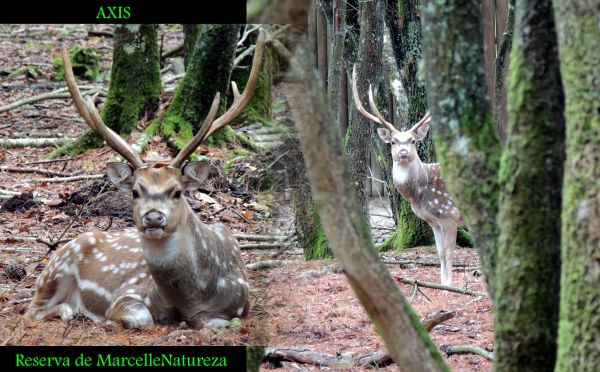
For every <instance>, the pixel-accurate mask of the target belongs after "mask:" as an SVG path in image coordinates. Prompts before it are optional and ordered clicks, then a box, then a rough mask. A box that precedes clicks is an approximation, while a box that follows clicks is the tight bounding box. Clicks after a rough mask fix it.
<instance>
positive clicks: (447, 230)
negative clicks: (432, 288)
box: [440, 222, 457, 285]
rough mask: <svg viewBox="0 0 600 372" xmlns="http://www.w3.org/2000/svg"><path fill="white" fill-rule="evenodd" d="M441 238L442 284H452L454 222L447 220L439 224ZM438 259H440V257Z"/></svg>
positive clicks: (454, 241)
mask: <svg viewBox="0 0 600 372" xmlns="http://www.w3.org/2000/svg"><path fill="white" fill-rule="evenodd" d="M441 228H442V240H443V248H442V249H443V252H444V257H443V260H444V262H445V265H444V266H443V270H444V271H445V272H443V273H442V278H443V279H442V284H445V285H452V257H453V255H454V247H455V246H456V228H457V226H456V224H455V223H451V222H447V223H442V224H441ZM440 259H442V258H441V257H440Z"/></svg>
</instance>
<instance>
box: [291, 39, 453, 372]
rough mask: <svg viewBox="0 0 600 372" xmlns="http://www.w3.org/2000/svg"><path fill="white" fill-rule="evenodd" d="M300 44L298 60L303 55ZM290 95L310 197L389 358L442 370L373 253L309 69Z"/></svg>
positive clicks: (407, 367) (335, 134)
mask: <svg viewBox="0 0 600 372" xmlns="http://www.w3.org/2000/svg"><path fill="white" fill-rule="evenodd" d="M302 52H303V51H302V50H301V51H300V53H299V55H298V60H299V61H305V60H307V56H306V53H305V52H304V53H302ZM297 73H298V75H299V76H298V77H299V81H300V87H297V88H296V91H295V93H296V99H293V100H291V104H292V110H293V113H294V116H295V121H296V125H297V128H298V131H299V133H300V141H301V144H302V150H303V154H304V159H305V162H306V168H307V171H308V177H309V179H310V183H311V186H312V192H313V199H314V202H315V205H316V207H317V209H318V211H319V215H320V216H321V220H322V223H323V228H324V229H325V233H326V235H327V237H328V238H329V242H330V246H331V249H332V251H333V252H334V254H335V257H336V259H337V260H338V262H339V263H340V265H341V266H342V268H343V269H344V273H345V274H346V277H347V279H348V281H349V283H350V285H351V286H352V288H353V290H354V292H355V293H356V295H357V297H358V298H359V300H360V301H361V303H362V304H363V306H364V307H365V309H366V311H367V313H368V314H369V316H370V317H371V320H372V321H373V323H374V324H375V327H376V328H377V331H378V332H379V334H380V335H381V336H382V338H383V340H384V341H385V343H386V346H387V348H388V351H389V353H390V355H391V356H392V358H393V359H394V360H395V361H396V362H397V363H398V365H400V366H402V369H403V370H406V371H439V370H447V367H446V366H445V365H444V362H443V360H442V358H441V356H440V354H439V353H438V351H437V349H436V347H435V345H434V344H433V343H432V342H431V341H430V340H429V336H428V334H427V331H426V330H425V329H424V328H423V327H422V325H421V324H420V322H419V319H418V318H417V316H416V314H415V313H414V311H413V310H412V308H411V306H410V304H409V303H408V301H406V299H405V298H404V297H403V296H402V294H401V292H400V291H399V290H398V287H397V286H396V284H395V283H394V280H393V279H392V277H391V276H390V274H389V271H388V270H387V268H386V267H385V266H384V264H383V263H382V262H381V261H380V259H379V257H378V256H377V254H376V252H375V250H374V247H373V245H372V241H371V235H370V229H369V226H368V224H367V223H366V220H365V218H364V214H363V212H362V210H361V208H360V205H359V203H358V202H357V198H356V190H355V186H354V185H353V183H352V182H349V180H350V179H351V176H350V172H349V167H348V165H347V164H348V163H347V159H345V158H344V155H343V150H342V143H341V141H340V138H339V131H338V128H336V127H335V126H334V125H331V122H332V115H331V114H330V113H329V112H328V109H327V104H326V101H325V94H324V93H323V90H322V89H320V87H319V83H318V78H317V75H316V73H315V71H314V70H313V69H307V68H304V69H302V70H301V71H298V72H297Z"/></svg>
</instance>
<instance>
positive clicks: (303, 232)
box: [286, 133, 333, 260]
mask: <svg viewBox="0 0 600 372" xmlns="http://www.w3.org/2000/svg"><path fill="white" fill-rule="evenodd" d="M297 136H298V135H297V133H294V137H292V138H290V139H289V140H288V141H287V143H286V145H287V148H288V154H287V156H286V164H287V166H288V167H289V168H288V169H289V176H290V184H291V187H292V201H293V204H294V220H295V223H296V234H297V236H298V242H299V244H300V246H301V247H302V250H303V251H304V258H305V259H307V260H312V259H319V258H327V257H332V256H333V254H332V253H331V250H330V249H329V245H328V243H327V238H326V237H325V232H324V231H323V227H322V226H321V221H320V219H319V214H318V213H317V210H316V208H315V205H314V202H313V199H312V194H311V192H310V183H309V182H308V177H307V175H306V166H305V164H304V158H303V155H302V151H301V149H300V142H299V140H298V138H297Z"/></svg>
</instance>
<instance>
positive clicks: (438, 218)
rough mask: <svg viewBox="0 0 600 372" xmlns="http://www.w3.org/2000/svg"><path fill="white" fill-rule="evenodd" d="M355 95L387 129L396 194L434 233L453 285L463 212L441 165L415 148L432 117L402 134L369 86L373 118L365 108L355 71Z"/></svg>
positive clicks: (445, 280) (445, 276)
mask: <svg viewBox="0 0 600 372" xmlns="http://www.w3.org/2000/svg"><path fill="white" fill-rule="evenodd" d="M352 94H353V96H354V102H355V103H356V108H357V109H358V111H359V112H360V113H361V114H362V115H363V116H365V117H366V118H367V119H369V120H372V121H374V122H375V123H377V124H380V125H383V126H384V127H385V128H379V129H377V134H378V135H379V138H381V139H382V140H383V142H385V143H390V144H391V145H392V159H393V166H392V179H393V182H394V186H395V187H396V190H398V192H399V193H400V195H402V197H403V198H404V199H406V200H407V201H408V202H409V203H410V206H411V209H412V210H413V212H415V214H416V215H417V216H418V217H419V218H421V219H422V220H424V221H426V222H427V223H428V224H429V226H431V229H432V230H433V236H434V238H435V246H436V248H437V252H438V255H439V256H440V263H441V269H440V270H441V279H442V280H441V281H442V284H446V285H451V284H452V255H453V252H454V246H455V244H456V229H457V227H458V226H459V225H460V224H461V223H462V220H461V215H460V211H459V210H458V208H457V207H456V206H455V205H454V201H453V200H452V197H451V196H450V195H449V194H448V191H446V185H445V184H444V181H443V180H442V177H441V175H440V166H439V164H438V163H431V164H425V163H423V162H421V159H420V158H419V155H418V154H417V148H416V146H415V144H416V142H417V141H421V140H423V139H424V138H425V136H426V135H427V132H428V131H429V122H430V121H431V116H430V115H429V113H427V114H425V116H423V118H422V119H421V120H420V121H419V122H418V123H416V124H415V125H413V126H412V128H410V129H409V130H406V131H399V130H397V129H396V128H394V126H393V125H392V124H391V123H390V122H388V121H386V120H385V119H384V118H383V115H381V113H380V112H379V110H378V109H377V105H376V104H375V101H374V100H373V92H372V89H371V86H370V85H369V104H370V106H371V110H372V111H373V114H371V113H369V112H368V111H367V110H365V108H364V107H363V105H362V103H361V102H360V98H359V96H358V88H357V86H356V69H353V71H352Z"/></svg>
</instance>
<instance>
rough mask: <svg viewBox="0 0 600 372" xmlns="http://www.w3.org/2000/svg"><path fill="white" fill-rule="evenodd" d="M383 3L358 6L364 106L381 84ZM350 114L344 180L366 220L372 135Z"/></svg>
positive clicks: (366, 123)
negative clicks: (347, 173)
mask: <svg viewBox="0 0 600 372" xmlns="http://www.w3.org/2000/svg"><path fill="white" fill-rule="evenodd" d="M383 6H384V4H383V0H374V1H369V2H359V5H358V11H359V23H360V36H359V42H358V59H357V61H356V75H357V76H356V79H357V82H356V84H357V87H358V92H359V94H360V97H361V100H362V101H363V102H367V92H368V87H369V84H371V85H373V86H375V87H378V86H380V84H381V83H382V79H383V74H382V64H381V53H382V50H383V22H381V19H380V18H379V15H380V14H382V12H383ZM352 107H353V108H354V109H353V110H352V112H351V119H350V123H349V125H348V130H347V132H346V138H345V141H344V143H345V150H346V157H347V159H348V164H349V166H350V174H351V177H350V178H349V179H348V180H347V182H350V183H351V184H352V185H354V186H355V188H356V195H357V199H358V203H359V205H360V206H361V210H362V212H363V215H364V216H365V218H367V217H368V198H367V193H366V188H365V181H366V180H367V175H368V167H369V154H370V151H369V150H370V148H371V133H372V132H373V131H374V129H373V125H374V124H372V123H371V121H370V120H368V119H367V118H365V117H363V116H362V115H361V114H359V113H358V111H357V110H356V106H355V105H352Z"/></svg>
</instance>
